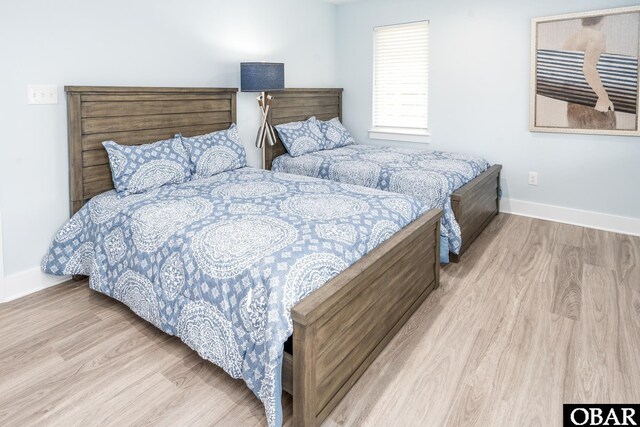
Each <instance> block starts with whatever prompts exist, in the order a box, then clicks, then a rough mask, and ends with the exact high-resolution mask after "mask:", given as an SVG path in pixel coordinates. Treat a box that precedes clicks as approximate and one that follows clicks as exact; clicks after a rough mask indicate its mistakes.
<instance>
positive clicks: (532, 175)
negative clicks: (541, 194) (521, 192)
mask: <svg viewBox="0 0 640 427" xmlns="http://www.w3.org/2000/svg"><path fill="white" fill-rule="evenodd" d="M529 185H538V172H529Z"/></svg>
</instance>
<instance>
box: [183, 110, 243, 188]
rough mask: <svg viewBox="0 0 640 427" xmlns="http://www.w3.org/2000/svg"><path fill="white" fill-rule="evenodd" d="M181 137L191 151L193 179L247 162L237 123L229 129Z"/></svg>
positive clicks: (234, 167) (227, 169)
mask: <svg viewBox="0 0 640 427" xmlns="http://www.w3.org/2000/svg"><path fill="white" fill-rule="evenodd" d="M180 137H181V138H182V143H183V144H184V146H185V148H186V149H187V152H188V153H189V159H190V160H191V165H192V169H191V171H192V172H193V178H192V179H200V178H207V177H209V176H212V175H216V174H219V173H221V172H224V171H229V170H233V169H238V168H242V167H244V166H245V165H246V164H247V160H246V158H247V156H246V153H245V151H244V147H243V146H242V141H241V140H240V136H239V135H238V130H237V128H236V125H235V123H234V124H232V125H231V126H230V127H229V129H227V130H221V131H217V132H212V133H208V134H206V135H198V136H191V137H186V136H180Z"/></svg>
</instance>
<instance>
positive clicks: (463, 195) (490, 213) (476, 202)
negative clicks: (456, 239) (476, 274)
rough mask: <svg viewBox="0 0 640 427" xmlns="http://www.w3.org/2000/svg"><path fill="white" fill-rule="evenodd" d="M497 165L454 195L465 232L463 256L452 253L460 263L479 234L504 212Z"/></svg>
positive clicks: (458, 215) (455, 206)
mask: <svg viewBox="0 0 640 427" xmlns="http://www.w3.org/2000/svg"><path fill="white" fill-rule="evenodd" d="M501 170H502V165H493V166H491V167H490V168H489V169H488V170H486V171H485V172H484V173H482V174H481V175H479V176H477V177H476V178H475V179H473V180H471V181H469V183H467V184H466V185H464V186H462V187H461V188H460V189H458V190H457V191H456V192H454V193H453V194H452V195H451V206H452V208H453V214H454V215H455V217H456V220H457V221H458V224H459V225H460V230H461V232H462V247H461V248H460V253H459V254H457V255H456V254H454V253H449V260H450V261H452V262H458V261H459V260H460V257H461V256H462V254H463V253H464V252H465V251H466V250H467V249H468V248H469V245H471V243H473V241H474V240H476V238H477V237H478V235H479V234H480V233H481V232H482V230H484V228H485V227H486V226H487V225H488V224H489V223H490V222H491V220H492V219H493V217H495V216H496V215H498V213H499V212H500V171H501Z"/></svg>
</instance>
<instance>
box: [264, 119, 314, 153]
mask: <svg viewBox="0 0 640 427" xmlns="http://www.w3.org/2000/svg"><path fill="white" fill-rule="evenodd" d="M275 128H276V130H277V131H278V135H279V136H280V141H282V144H283V145H284V147H285V148H286V149H287V151H288V152H289V154H291V156H292V157H298V156H301V155H303V154H309V153H313V152H315V151H320V150H323V149H324V134H323V133H322V131H321V130H320V127H319V126H318V122H317V120H316V118H315V117H311V118H310V119H307V120H305V121H304V122H291V123H284V124H281V125H277V126H276V127H275Z"/></svg>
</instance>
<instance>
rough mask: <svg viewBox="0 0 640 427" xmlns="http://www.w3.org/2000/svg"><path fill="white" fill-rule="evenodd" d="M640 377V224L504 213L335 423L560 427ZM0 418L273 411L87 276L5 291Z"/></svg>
mask: <svg viewBox="0 0 640 427" xmlns="http://www.w3.org/2000/svg"><path fill="white" fill-rule="evenodd" d="M639 384H640V238H638V237H630V236H625V235H620V234H614V233H608V232H604V231H599V230H591V229H584V228H581V227H575V226H570V225H564V224H558V223H553V222H547V221H541V220H535V219H531V218H525V217H518V216H511V215H505V214H501V215H499V216H498V217H497V218H496V219H495V220H494V221H493V222H492V223H491V224H490V225H489V227H488V228H487V229H486V230H485V231H484V232H483V233H482V235H481V236H480V237H479V238H478V240H477V241H476V242H475V243H474V244H473V245H472V247H471V248H470V249H469V250H468V251H467V252H466V254H465V257H464V259H463V260H462V262H461V263H459V264H451V265H448V266H447V267H445V268H444V269H443V271H442V274H441V287H440V288H439V289H437V290H436V291H435V292H434V293H432V294H431V296H430V297H429V298H428V299H427V301H426V302H425V303H424V304H423V305H422V307H421V308H420V309H419V310H418V312H417V313H416V314H415V315H414V316H413V317H412V318H411V319H410V320H409V322H408V323H407V324H406V325H405V326H404V327H403V328H402V329H401V331H400V332H399V333H398V335H397V336H396V337H395V338H394V339H393V341H392V342H391V344H390V345H389V346H388V347H387V348H386V349H385V351H384V352H383V353H382V354H381V355H380V357H378V359H377V360H376V361H375V362H374V364H373V365H372V366H371V367H370V368H369V369H368V370H367V372H366V373H365V374H364V376H363V377H362V378H361V379H360V380H359V381H358V383H357V384H356V385H355V386H354V388H353V389H352V390H351V391H350V392H349V394H348V395H347V396H346V397H345V399H344V400H343V401H342V402H341V403H340V405H339V406H338V407H337V408H336V409H335V410H334V411H333V413H332V414H331V416H330V417H329V418H328V419H327V420H326V421H325V423H324V425H325V426H336V425H347V426H352V425H353V426H360V425H371V426H390V425H404V426H425V425H428V426H440V425H443V426H469V425H477V426H504V425H524V424H526V425H543V426H560V425H561V424H562V421H561V415H562V403H563V402H567V403H568V402H583V403H584V402H616V403H639V402H640V385H639ZM283 403H284V413H285V424H286V425H291V398H290V397H289V396H288V395H286V394H285V397H284V400H283ZM0 425H2V426H29V425H64V426H73V425H78V426H80V425H82V426H92V425H114V426H116V425H117V426H123V425H154V426H156V425H161V426H162V425H167V426H169V425H171V426H176V425H181V426H183V425H198V426H200V425H202V426H207V425H222V426H234V427H237V426H245V425H248V426H254V425H266V422H265V418H264V414H263V409H262V406H261V404H260V402H259V401H258V400H257V399H256V398H255V397H254V395H253V394H252V393H251V391H249V389H248V388H247V387H246V386H245V385H244V383H243V382H241V381H238V380H233V379H231V378H229V376H227V375H226V374H225V373H224V372H223V371H222V370H221V369H219V368H217V367H215V366H213V365H212V364H211V363H208V362H205V361H203V360H202V359H200V358H199V357H198V356H197V354H195V353H194V352H193V351H191V350H190V349H189V348H187V347H186V346H185V345H184V344H182V343H181V342H180V340H178V339H176V338H173V337H169V336H167V335H165V334H163V333H162V332H160V331H159V330H157V329H155V328H154V327H153V326H151V325H150V324H148V323H146V322H144V321H143V320H141V319H139V318H138V317H136V316H135V315H134V314H132V313H131V312H130V311H129V310H128V309H127V308H126V307H125V306H123V305H122V304H119V303H117V302H115V301H114V300H111V299H109V298H107V297H105V296H102V295H100V294H97V293H95V292H93V291H90V290H89V289H88V288H87V285H86V283H85V282H79V283H74V284H68V285H63V286H58V287H55V288H51V289H48V290H45V291H42V292H39V293H37V294H33V295H31V296H28V297H26V298H22V299H20V300H17V301H13V302H11V303H6V304H2V305H0Z"/></svg>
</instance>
